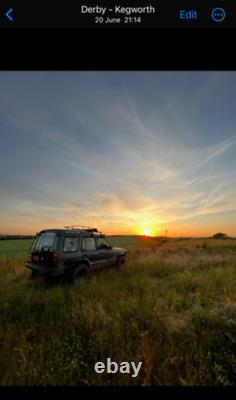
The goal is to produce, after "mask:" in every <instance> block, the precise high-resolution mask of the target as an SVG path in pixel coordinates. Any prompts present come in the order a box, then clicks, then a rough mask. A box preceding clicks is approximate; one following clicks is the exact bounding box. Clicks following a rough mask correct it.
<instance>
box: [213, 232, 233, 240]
mask: <svg viewBox="0 0 236 400" xmlns="http://www.w3.org/2000/svg"><path fill="white" fill-rule="evenodd" d="M212 239H231V238H230V237H229V236H228V235H226V233H222V232H218V233H215V234H214V235H213V236H212Z"/></svg>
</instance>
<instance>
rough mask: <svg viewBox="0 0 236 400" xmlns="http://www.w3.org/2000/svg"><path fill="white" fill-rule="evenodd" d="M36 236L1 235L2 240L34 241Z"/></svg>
mask: <svg viewBox="0 0 236 400" xmlns="http://www.w3.org/2000/svg"><path fill="white" fill-rule="evenodd" d="M34 238H35V235H0V240H11V239H14V240H16V239H34Z"/></svg>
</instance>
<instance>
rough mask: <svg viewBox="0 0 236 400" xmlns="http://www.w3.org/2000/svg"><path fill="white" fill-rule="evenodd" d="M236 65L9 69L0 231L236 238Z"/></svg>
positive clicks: (2, 99)
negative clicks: (83, 227) (77, 229)
mask: <svg viewBox="0 0 236 400" xmlns="http://www.w3.org/2000/svg"><path fill="white" fill-rule="evenodd" d="M235 128H236V73H235V72H218V71H214V72H194V71H193V72H161V71H149V72H148V71H146V72H131V71H130V72H123V71H122V72H121V71H117V72H106V71H104V72H82V71H81V72H0V220H1V223H0V233H35V232H36V231H38V230H39V229H43V228H46V227H60V226H64V225H70V224H79V223H81V224H89V225H95V226H98V227H99V228H100V229H103V230H104V231H106V232H107V233H142V230H143V229H144V228H146V227H148V228H150V229H151V230H152V231H153V232H154V231H155V233H159V234H163V232H164V230H165V229H168V232H169V234H170V235H171V234H173V235H174V236H175V235H190V236H201V234H202V235H209V234H212V233H215V232H216V231H226V233H228V234H230V235H235V236H236V185H235V183H236V157H235V151H236V131H235Z"/></svg>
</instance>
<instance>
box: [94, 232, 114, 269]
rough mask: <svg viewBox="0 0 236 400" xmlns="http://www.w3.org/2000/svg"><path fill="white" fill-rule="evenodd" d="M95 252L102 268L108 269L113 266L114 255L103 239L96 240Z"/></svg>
mask: <svg viewBox="0 0 236 400" xmlns="http://www.w3.org/2000/svg"><path fill="white" fill-rule="evenodd" d="M96 244H97V251H98V252H99V259H100V260H101V265H102V266H103V267H109V266H111V265H113V264H114V262H115V260H114V253H113V251H112V247H111V246H109V244H108V243H107V242H106V241H105V240H104V239H103V238H97V240H96Z"/></svg>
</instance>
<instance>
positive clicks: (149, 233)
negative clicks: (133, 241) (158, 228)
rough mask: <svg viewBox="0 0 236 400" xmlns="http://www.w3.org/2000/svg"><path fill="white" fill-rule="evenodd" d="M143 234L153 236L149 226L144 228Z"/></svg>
mask: <svg viewBox="0 0 236 400" xmlns="http://www.w3.org/2000/svg"><path fill="white" fill-rule="evenodd" d="M143 235H144V236H152V231H151V229H148V228H145V229H143Z"/></svg>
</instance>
